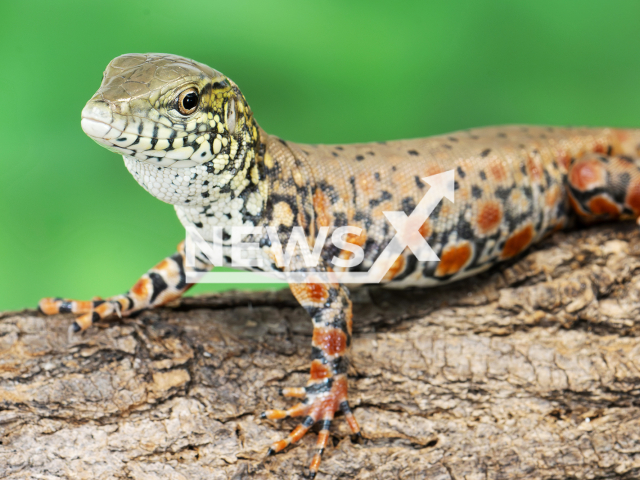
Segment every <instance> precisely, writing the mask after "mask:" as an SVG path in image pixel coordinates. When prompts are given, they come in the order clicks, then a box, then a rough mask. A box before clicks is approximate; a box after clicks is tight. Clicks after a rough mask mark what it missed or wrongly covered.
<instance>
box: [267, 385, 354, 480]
mask: <svg viewBox="0 0 640 480" xmlns="http://www.w3.org/2000/svg"><path fill="white" fill-rule="evenodd" d="M281 393H282V395H284V396H285V397H294V398H303V399H304V400H303V401H302V402H300V403H298V404H297V405H295V406H293V407H291V408H289V409H288V410H267V411H266V412H264V413H263V414H262V418H268V419H270V420H280V419H283V418H287V417H301V416H305V419H304V420H303V421H302V423H300V424H299V425H298V426H297V427H296V428H295V429H293V431H292V432H291V433H290V434H289V435H288V436H287V437H286V438H284V439H282V440H280V441H278V442H275V443H274V444H272V445H271V447H270V448H269V451H268V452H267V455H274V454H276V453H278V452H280V451H282V450H284V449H285V448H286V447H288V446H289V445H291V444H292V443H296V442H297V441H299V440H300V439H301V438H302V437H303V436H304V435H305V433H307V431H308V430H309V429H310V428H311V427H312V426H313V425H314V424H315V423H317V422H320V421H321V422H322V429H321V430H320V433H318V441H317V443H316V453H315V455H314V456H313V459H312V460H311V465H310V466H309V471H310V478H315V476H316V474H317V473H318V467H319V466H320V459H321V458H322V453H323V451H324V449H325V447H326V445H327V442H328V441H329V427H330V426H331V421H332V420H333V416H334V414H335V413H336V412H337V411H338V410H340V411H342V413H343V414H344V416H345V419H346V421H347V423H348V424H349V427H350V428H351V431H352V432H353V433H354V434H355V435H358V436H360V427H359V426H358V422H357V421H356V419H355V417H354V416H353V413H352V412H351V408H349V403H348V401H347V377H346V376H345V375H338V376H335V377H331V378H327V379H324V380H323V381H321V382H318V383H312V384H310V385H307V386H306V387H300V388H284V389H282V392H281Z"/></svg>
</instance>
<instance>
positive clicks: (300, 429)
mask: <svg viewBox="0 0 640 480" xmlns="http://www.w3.org/2000/svg"><path fill="white" fill-rule="evenodd" d="M291 291H292V293H293V295H294V296H295V297H296V299H297V300H298V301H299V302H300V304H301V305H302V306H303V307H304V308H305V310H307V312H309V314H310V315H311V318H312V321H313V339H312V347H311V371H310V373H309V381H308V382H307V385H306V386H305V387H298V388H284V389H283V390H282V394H283V395H284V396H286V397H296V398H301V399H303V400H302V402H300V403H298V404H297V405H295V406H293V407H291V408H289V409H288V410H267V411H266V412H264V413H263V414H262V417H263V418H268V419H274V420H279V419H282V418H286V417H298V416H305V419H304V420H303V422H302V423H301V424H299V425H298V426H297V427H296V428H295V429H294V430H293V431H292V432H291V433H290V434H289V435H288V436H287V437H286V438H285V439H283V440H280V441H278V442H276V443H274V444H273V445H271V448H270V449H269V452H268V455H272V454H275V453H278V452H280V451H281V450H283V449H284V448H286V447H287V446H289V445H290V444H292V443H295V442H297V441H298V440H300V439H301V438H302V437H303V436H304V434H305V433H306V432H307V431H308V430H309V429H310V428H311V427H312V426H313V425H314V424H315V423H317V422H322V429H321V430H320V433H319V434H318V440H317V444H316V452H315V455H314V456H313V460H312V461H311V465H310V467H309V470H310V476H311V478H314V477H315V476H316V473H317V471H318V467H319V466H320V459H321V457H322V453H323V451H324V449H325V447H326V445H327V442H328V440H329V427H330V426H331V421H332V420H333V417H334V414H335V413H336V412H337V411H338V410H340V411H342V413H343V414H344V415H345V418H346V420H347V423H348V424H349V427H350V428H351V431H352V432H353V433H354V434H356V435H360V427H359V426H358V423H357V422H356V419H355V417H354V416H353V413H352V412H351V409H350V408H349V402H348V399H347V390H348V389H347V367H348V364H349V361H348V359H347V352H348V349H349V347H350V346H351V325H352V313H351V300H349V292H348V290H347V289H346V287H345V286H344V285H341V284H323V283H301V284H292V285H291Z"/></svg>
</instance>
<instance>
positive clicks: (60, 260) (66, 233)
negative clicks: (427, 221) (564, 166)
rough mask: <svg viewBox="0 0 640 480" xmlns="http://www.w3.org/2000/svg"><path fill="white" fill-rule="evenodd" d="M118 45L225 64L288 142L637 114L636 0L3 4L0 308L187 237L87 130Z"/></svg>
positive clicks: (89, 290) (628, 122) (126, 270)
mask: <svg viewBox="0 0 640 480" xmlns="http://www.w3.org/2000/svg"><path fill="white" fill-rule="evenodd" d="M129 52H167V53H175V54H179V55H183V56H187V57H191V58H194V59H196V60H198V61H200V62H204V63H206V64H209V65H211V66H212V67H214V68H216V69H218V70H220V71H222V72H224V73H225V74H227V75H229V76H230V77H231V78H233V79H234V80H235V82H236V83H237V84H238V85H239V86H240V88H242V90H243V92H244V94H245V96H246V97H247V99H248V100H249V102H250V104H251V106H252V108H253V111H254V113H255V116H256V118H257V120H258V122H259V123H260V124H261V125H262V127H264V128H265V129H266V130H267V131H269V132H272V133H275V134H277V135H279V136H281V137H283V138H285V139H288V140H293V141H300V142H313V143H316V142H317V143H335V142H345V143H346V142H365V141H373V140H388V139H397V138H405V137H419V136H427V135H433V134H438V133H444V132H447V131H452V130H456V129H462V128H467V127H476V126H482V125H490V124H505V123H532V124H555V125H569V124H573V125H576V124H579V125H594V126H595V125H611V126H634V125H635V126H640V118H639V114H640V2H638V1H637V0H629V1H615V2H602V1H598V0H583V1H581V2H569V1H558V0H537V1H535V2H534V1H527V2H515V1H513V0H504V1H484V0H481V1H478V0H475V1H471V0H470V1H449V2H442V1H425V0H421V1H405V2H377V1H372V0H367V1H348V2H347V1H344V0H342V1H340V0H332V1H323V2H301V1H299V0H285V1H280V0H279V1H269V2H267V1H264V0H241V1H235V2H230V1H224V2H221V1H214V0H201V1H188V0H185V1H182V2H176V1H175V0H171V1H167V0H154V1H144V2H142V1H141V2H132V1H130V0H110V1H109V2H78V1H63V0H59V1H56V2H51V1H44V0H38V1H36V0H30V1H27V2H8V1H2V2H1V4H0V58H1V59H2V60H1V61H2V66H1V67H0V91H1V92H2V102H1V105H2V112H1V114H0V131H1V132H2V139H3V141H2V147H0V166H1V169H0V310H6V309H18V308H22V307H27V306H29V307H34V306H35V305H36V303H37V301H38V299H39V298H40V297H43V296H53V295H60V296H66V297H73V298H81V299H89V298H91V297H92V296H94V295H101V296H107V295H112V294H116V293H121V292H123V291H125V290H127V289H128V288H129V287H130V286H131V285H132V284H133V282H135V281H136V279H137V278H138V276H139V275H141V274H142V273H144V272H145V271H146V270H147V269H148V268H149V267H151V266H153V265H154V264H155V263H156V262H157V261H159V260H160V259H162V258H163V257H165V256H166V255H168V254H171V253H172V252H173V249H174V246H175V245H176V244H177V243H178V241H180V240H181V238H182V237H183V235H184V234H183V231H182V229H181V227H180V225H179V223H178V220H177V219H176V216H175V213H174V211H173V208H172V207H171V206H169V205H165V204H163V203H161V202H159V201H158V200H156V199H154V198H153V197H151V195H149V194H147V193H146V192H144V191H143V189H142V188H140V187H139V186H138V185H137V184H136V183H135V182H134V180H133V179H132V178H131V176H130V175H129V173H128V172H127V171H126V169H125V168H124V166H123V164H122V159H121V157H119V156H117V155H116V154H113V153H110V152H108V151H107V150H104V149H103V148H101V147H99V146H98V145H97V144H95V143H94V142H93V141H91V140H90V139H89V138H88V137H86V136H85V135H84V134H83V132H82V130H81V129H80V110H81V109H82V107H83V105H84V103H85V102H86V101H87V100H88V99H89V97H90V96H91V95H92V94H93V93H94V92H95V90H96V89H97V88H98V86H99V83H100V79H101V74H102V71H103V69H104V67H105V66H106V65H107V63H108V62H109V61H110V60H111V59H112V58H113V57H115V56H117V55H120V54H123V53H129ZM245 287H246V286H245ZM215 288H220V286H216V285H202V286H198V287H197V289H195V290H194V291H193V292H194V293H195V292H201V291H206V290H212V289H215Z"/></svg>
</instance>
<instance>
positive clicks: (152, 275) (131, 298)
mask: <svg viewBox="0 0 640 480" xmlns="http://www.w3.org/2000/svg"><path fill="white" fill-rule="evenodd" d="M196 258H197V260H198V261H199V264H198V265H197V268H196V271H202V272H205V271H208V270H210V269H211V266H210V265H208V264H206V263H204V262H202V261H201V260H200V259H198V257H196ZM184 260H185V252H184V242H181V243H180V244H179V245H178V251H177V252H176V253H175V254H173V255H172V256H170V257H167V258H165V259H164V260H162V261H161V262H160V263H159V264H157V265H156V266H155V267H153V268H152V269H151V270H149V271H148V272H147V273H145V274H144V275H143V276H142V277H141V278H140V280H138V281H137V282H136V284H135V285H134V286H133V287H132V288H131V290H129V291H128V292H127V293H125V294H124V295H116V296H114V297H110V298H107V299H104V300H103V299H101V298H94V299H93V300H90V301H81V300H69V299H63V298H43V299H42V300H40V302H39V303H38V310H40V312H42V313H44V314H45V315H56V314H58V313H75V314H77V315H79V316H78V317H77V318H76V321H75V322H74V323H73V324H72V326H71V330H72V331H73V332H78V331H81V330H86V329H87V328H89V327H90V326H91V325H92V324H93V323H95V322H97V321H98V320H102V319H105V318H107V317H111V316H113V315H117V316H119V317H126V316H128V315H131V314H132V313H134V312H137V311H139V310H143V309H145V308H153V307H157V306H160V305H164V304H165V303H168V302H171V301H172V300H175V299H177V298H180V297H181V296H182V294H183V293H184V292H185V291H187V290H188V289H189V288H190V287H191V286H192V285H193V284H190V283H186V281H185V278H186V275H185V261H184Z"/></svg>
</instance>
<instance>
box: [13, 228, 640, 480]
mask: <svg viewBox="0 0 640 480" xmlns="http://www.w3.org/2000/svg"><path fill="white" fill-rule="evenodd" d="M636 228H637V227H635V226H634V225H621V224H617V225H605V226H598V227H592V228H585V229H582V230H579V231H573V232H571V233H560V234H557V235H555V236H553V237H551V238H550V239H548V240H546V241H545V242H543V243H542V244H540V245H538V246H536V247H534V249H533V250H532V251H530V252H529V253H528V254H527V255H526V256H525V257H524V258H522V259H520V260H518V261H516V262H513V263H511V264H510V265H506V266H503V267H501V268H499V269H496V270H492V271H490V272H488V273H486V274H482V275H480V276H478V277H475V278H472V279H469V280H466V281H464V282H460V283H455V284H452V285H449V286H444V287H439V288H433V289H415V290H405V291H393V290H382V289H378V288H376V289H371V290H370V291H369V295H368V300H367V295H363V294H360V295H356V297H359V298H360V299H361V303H356V304H355V306H354V340H353V348H352V353H351V359H352V365H351V369H350V397H351V405H352V407H353V410H354V413H355V416H356V418H357V420H358V422H359V423H360V425H361V427H362V430H363V436H364V438H363V439H362V440H361V441H359V442H358V441H356V440H355V439H352V438H351V437H350V436H349V430H348V428H347V426H346V424H345V422H344V421H343V419H342V418H341V417H338V418H336V420H335V421H334V425H333V426H332V442H330V444H329V447H328V448H327V450H326V451H325V455H324V459H323V462H322V464H321V467H320V474H319V475H318V478H322V479H337V478H343V479H344V478H358V479H376V480H377V479H387V478H388V479H397V478H400V479H414V478H428V479H432V480H436V479H437V480H449V479H455V480H458V479H466V480H475V479H499V478H529V479H552V478H553V479H565V478H576V479H595V478H598V479H600V478H625V479H633V478H638V477H640V408H639V407H638V405H639V404H640V397H639V396H638V389H639V385H640V342H638V340H637V336H638V333H639V331H640V330H639V328H638V325H637V323H636V318H637V312H638V306H639V305H640V299H639V298H638V297H639V293H638V292H639V288H638V287H639V286H640V235H639V233H638V232H637V231H636ZM72 318H73V317H72V316H71V315H59V316H53V317H45V316H42V315H40V314H38V313H36V312H35V311H32V310H25V311H22V312H13V313H4V314H0V478H11V479H18V478H19V479H26V478H29V479H30V478H39V479H40V478H41V479H60V478H73V479H85V478H86V479H114V478H117V479H121V478H122V479H124V478H126V479H189V480H191V479H227V480H230V479H234V480H237V479H243V478H255V479H287V478H293V479H297V478H304V476H303V474H304V472H305V471H306V468H307V465H308V463H309V460H310V456H311V454H312V450H313V445H314V444H315V440H316V439H315V436H316V435H315V431H316V430H317V428H316V429H314V430H313V432H310V433H309V434H307V436H306V437H304V438H303V440H302V441H301V442H300V444H299V445H296V446H293V447H289V448H288V449H287V450H285V452H284V453H282V454H279V455H277V456H275V457H268V458H266V457H265V453H266V451H267V448H268V446H269V444H271V443H272V442H273V441H275V440H278V439H280V438H281V437H283V436H284V435H286V434H287V433H288V432H289V430H290V429H291V428H292V427H293V426H295V425H296V424H297V423H298V420H295V419H291V420H285V421H283V422H271V421H267V420H261V419H260V418H259V415H260V413H261V412H262V411H263V410H265V409H268V408H272V407H273V408H283V407H285V406H287V405H291V403H290V402H289V401H288V400H287V399H284V398H281V397H279V396H278V390H279V388H281V387H284V386H300V385H304V384H305V382H306V379H307V370H308V367H309V360H308V357H309V353H310V350H311V346H310V343H311V342H310V340H311V338H310V337H311V324H310V321H309V319H308V317H307V315H306V313H305V312H304V311H303V310H302V308H300V307H299V306H298V305H297V303H296V302H295V300H294V299H293V297H292V296H291V294H290V293H289V292H288V291H286V290H284V291H281V292H266V293H265V292H259V293H240V292H227V293H222V294H216V295H207V296H199V297H193V298H186V299H183V300H182V301H180V303H179V304H177V305H176V306H173V307H167V308H162V309H157V310H152V311H147V312H143V313H141V314H140V315H138V316H137V317H136V318H131V319H124V320H114V321H112V322H109V323H102V324H100V325H98V326H97V327H96V328H93V329H91V330H89V331H87V332H86V333H84V334H81V335H77V336H74V337H73V338H71V339H70V340H69V339H68V337H67V328H68V326H69V324H70V323H71V322H72Z"/></svg>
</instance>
